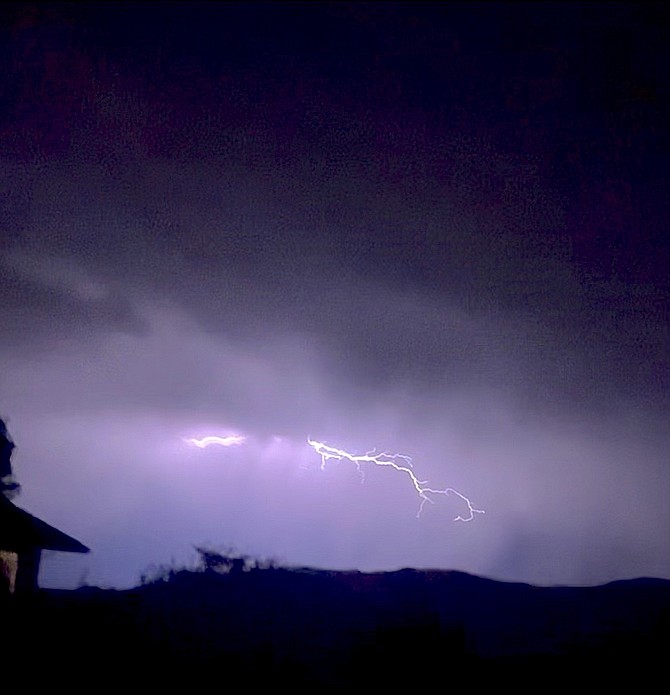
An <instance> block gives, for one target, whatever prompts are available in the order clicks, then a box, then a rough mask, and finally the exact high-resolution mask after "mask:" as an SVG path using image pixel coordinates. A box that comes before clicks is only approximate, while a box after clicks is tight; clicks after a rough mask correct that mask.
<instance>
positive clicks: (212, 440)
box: [184, 434, 246, 449]
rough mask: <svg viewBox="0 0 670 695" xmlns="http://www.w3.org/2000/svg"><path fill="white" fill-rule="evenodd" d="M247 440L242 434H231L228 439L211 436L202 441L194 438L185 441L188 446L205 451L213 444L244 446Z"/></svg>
mask: <svg viewBox="0 0 670 695" xmlns="http://www.w3.org/2000/svg"><path fill="white" fill-rule="evenodd" d="M245 440H246V437H243V436H242V435H241V434H230V435H228V436H227V437H215V436H213V435H211V436H209V437H203V438H202V439H195V438H193V437H191V438H190V439H184V441H185V442H187V443H188V444H194V445H195V446H197V447H198V448H199V449H205V448H206V447H208V446H211V445H212V444H216V445H218V446H239V445H240V444H243V443H244V441H245Z"/></svg>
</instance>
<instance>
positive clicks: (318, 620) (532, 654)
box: [3, 569, 670, 688]
mask: <svg viewBox="0 0 670 695" xmlns="http://www.w3.org/2000/svg"><path fill="white" fill-rule="evenodd" d="M3 613H4V614H5V617H6V618H7V619H6V620H4V621H3V622H4V624H5V626H6V627H7V630H6V632H5V634H6V635H11V636H12V640H11V645H10V648H9V651H8V655H9V656H10V657H11V658H13V659H16V660H19V659H20V660H21V661H25V660H26V659H27V660H28V661H29V662H31V663H33V664H35V665H38V664H39V668H38V669H36V670H35V674H34V677H35V678H37V679H38V680H39V678H45V679H47V681H48V679H49V678H50V676H48V674H53V673H54V672H58V671H60V670H63V669H69V668H71V665H72V664H80V665H81V667H82V668H85V669H86V670H88V669H91V668H94V669H97V670H98V671H99V672H100V673H106V674H108V676H109V679H110V681H112V680H117V679H119V680H121V681H124V680H126V679H128V678H131V677H132V679H133V680H134V681H137V682H139V681H142V682H144V683H145V684H146V686H147V687H153V686H158V685H160V686H161V687H162V686H171V685H174V684H176V683H177V682H182V681H183V682H184V683H185V684H190V685H196V684H197V683H201V684H206V683H211V682H217V681H218V682H220V684H221V685H222V686H223V685H227V684H230V683H232V682H233V681H235V680H236V679H238V678H244V682H245V683H248V684H252V683H253V684H254V685H265V686H273V685H277V686H279V685H283V684H287V685H289V686H291V687H294V688H300V687H305V688H307V687H311V686H318V687H330V686H332V687H336V686H345V685H352V684H359V685H363V684H368V685H370V686H372V685H376V686H384V685H401V684H405V685H407V686H410V685H416V684H417V683H422V684H423V685H438V684H440V683H445V684H446V682H447V680H448V679H449V678H454V677H457V678H458V679H462V678H464V677H466V676H467V677H468V678H470V679H471V680H472V684H473V685H474V684H477V683H479V684H481V685H492V684H493V683H494V682H498V679H501V678H504V679H507V678H511V679H514V680H515V682H517V684H522V683H524V682H527V683H528V684H529V685H530V684H532V682H533V679H534V678H535V677H536V676H537V674H540V673H541V674H544V677H551V678H552V680H555V679H566V680H570V679H571V678H573V677H579V678H584V677H586V676H588V677H589V678H594V679H597V680H598V682H599V683H601V684H603V683H606V682H609V683H614V682H616V680H617V679H618V678H619V677H621V675H622V674H624V673H627V672H629V673H631V674H632V673H635V674H636V678H637V679H638V683H641V682H644V681H645V680H646V679H647V678H651V677H652V675H653V674H660V673H662V671H661V667H662V666H663V665H664V662H665V659H666V657H667V647H668V629H669V627H670V582H668V581H663V580H652V579H640V580H632V581H625V582H615V583H612V584H608V585H605V586H599V587H587V588H569V587H555V588H540V587H533V586H529V585H525V584H507V583H502V582H496V581H492V580H488V579H483V578H480V577H475V576H470V575H467V574H462V573H459V572H441V571H415V570H401V571H398V572H388V573H378V574H362V573H358V572H327V571H317V570H309V569H255V570H251V571H248V572H238V573H231V574H219V573H217V572H214V571H208V572H188V571H183V572H177V573H174V574H173V575H172V576H171V578H170V579H169V580H168V581H158V582H155V583H152V584H147V585H144V586H140V587H137V588H135V589H131V590H127V591H114V590H102V589H95V588H82V589H79V590H77V591H54V590H50V591H41V592H39V594H37V595H36V596H35V597H33V598H32V599H27V598H24V599H23V600H20V601H16V600H14V601H9V602H8V603H7V604H6V606H5V607H4V609H3ZM614 667H615V668H614ZM98 677H99V676H98Z"/></svg>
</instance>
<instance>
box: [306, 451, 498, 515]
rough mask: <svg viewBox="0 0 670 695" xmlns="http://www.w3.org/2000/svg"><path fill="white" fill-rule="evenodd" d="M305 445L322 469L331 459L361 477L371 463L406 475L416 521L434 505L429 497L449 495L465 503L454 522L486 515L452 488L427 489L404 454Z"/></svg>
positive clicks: (409, 459) (410, 460) (425, 482)
mask: <svg viewBox="0 0 670 695" xmlns="http://www.w3.org/2000/svg"><path fill="white" fill-rule="evenodd" d="M307 443H308V444H309V445H310V446H311V447H312V449H314V451H316V453H317V454H319V456H321V468H322V469H325V467H326V464H327V463H328V461H330V460H331V459H336V460H338V461H342V460H343V459H346V460H347V461H351V462H352V463H353V464H355V465H356V468H357V470H358V472H359V473H360V474H361V476H362V475H363V470H362V468H361V466H362V464H365V463H371V464H373V465H375V466H390V467H391V468H393V469H394V470H396V471H399V472H400V473H404V474H405V475H407V476H408V478H409V479H410V480H411V481H412V485H413V486H414V489H415V490H416V492H417V494H418V495H419V498H420V500H421V504H420V505H419V511H418V512H417V513H416V518H417V519H418V518H419V517H420V516H421V512H423V508H424V507H425V505H426V502H430V503H431V504H435V500H433V499H431V498H430V497H429V495H444V496H446V497H448V496H449V495H455V496H456V497H459V498H460V499H461V500H463V502H465V504H466V505H467V508H468V514H467V516H461V515H460V514H459V515H458V516H457V517H455V518H454V521H472V520H473V519H474V518H475V514H485V513H486V512H485V511H484V510H483V509H476V508H475V507H473V506H472V503H471V502H470V500H469V499H468V498H467V497H466V496H465V495H462V494H461V493H460V492H458V490H454V488H452V487H447V488H444V489H443V490H436V489H435V488H432V487H427V483H428V481H427V480H419V479H418V478H417V477H416V475H414V471H413V470H412V459H411V458H410V457H409V456H405V455H404V454H388V453H385V452H382V453H379V454H375V450H374V449H373V450H372V451H368V452H367V453H366V454H350V453H349V452H348V451H345V450H344V449H336V448H335V447H332V446H328V445H327V444H324V443H323V442H318V441H316V440H315V439H310V438H308V439H307Z"/></svg>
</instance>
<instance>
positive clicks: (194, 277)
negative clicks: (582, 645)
mask: <svg viewBox="0 0 670 695" xmlns="http://www.w3.org/2000/svg"><path fill="white" fill-rule="evenodd" d="M8 7H9V9H3V10H2V12H3V16H2V25H1V29H0V30H1V32H2V37H1V40H0V46H1V48H0V61H1V64H2V66H3V67H2V69H1V70H0V235H1V236H0V240H1V241H0V243H1V246H0V253H1V256H0V296H1V298H2V303H1V304H0V317H1V319H2V326H3V330H2V333H1V334H0V365H1V366H2V369H1V370H0V416H3V417H5V418H7V419H8V428H9V431H10V433H11V435H12V437H13V438H14V441H15V443H16V445H17V449H16V452H15V456H14V459H13V463H14V470H15V473H16V476H17V478H18V479H19V481H20V482H21V483H22V485H23V492H22V494H21V496H20V497H19V498H17V503H18V504H19V505H20V506H22V507H24V508H26V509H28V510H29V511H31V512H32V513H33V514H36V515H38V516H40V517H41V518H44V519H45V520H46V521H48V522H50V523H52V524H54V525H56V526H58V527H59V528H62V529H63V530H64V531H66V532H67V533H70V534H72V535H74V536H75V537H76V538H78V539H79V540H81V541H82V542H83V543H85V544H87V545H88V546H90V547H91V548H92V551H93V552H92V553H91V554H90V555H88V556H82V557H72V556H69V557H68V556H64V555H59V556H57V557H56V556H55V555H54V556H49V557H47V558H46V560H45V563H44V571H43V577H42V583H43V584H46V585H68V586H69V585H76V584H77V582H79V581H81V580H83V579H85V580H86V581H88V582H90V583H95V584H99V585H104V586H129V585H132V584H134V583H136V582H137V581H138V579H139V576H140V573H141V572H142V571H144V570H146V569H147V567H148V566H149V565H151V564H152V563H154V564H160V563H170V562H172V561H174V562H175V563H177V564H179V563H181V562H185V561H189V560H192V559H193V558H194V551H193V545H197V544H207V543H208V544H211V545H212V546H214V547H221V546H234V547H235V548H237V549H238V550H239V551H241V552H245V553H248V554H251V555H257V556H260V557H272V558H276V559H277V560H278V561H280V562H282V563H286V564H291V565H311V566H317V567H324V568H341V569H350V568H358V569H361V570H378V569H395V568H399V567H405V566H413V567H432V568H445V569H458V570H464V571H468V572H473V573H478V574H483V575H487V576H490V577H494V578H499V579H506V580H516V581H527V582H533V583H540V584H555V583H569V584H593V583H601V582H606V581H609V580H614V579H623V578H628V577H635V576H645V575H646V576H658V577H665V578H670V536H669V534H668V532H667V531H668V528H670V504H669V497H668V490H670V461H669V455H668V452H669V451H670V433H669V430H670V428H668V426H667V425H668V415H669V413H670V398H669V388H668V387H669V386H670V363H669V357H668V355H669V352H670V350H669V347H670V344H669V339H668V298H669V294H670V293H669V280H668V236H669V235H668V190H669V188H668V184H670V181H669V180H668V169H667V161H668V154H669V148H668V122H670V119H669V110H668V94H669V92H668V77H667V76H668V74H669V72H668V62H669V61H668V50H667V45H668V43H667V40H668V38H669V37H668V36H667V22H666V23H664V22H663V21H662V17H661V15H660V13H661V12H662V10H661V9H660V5H658V4H656V5H646V6H643V7H641V8H638V7H637V5H634V4H632V3H631V4H629V5H627V4H621V3H617V4H612V5H607V4H592V5H576V4H566V5H561V4H554V5H551V4H544V5H540V6H539V7H538V6H535V5H528V4H524V5H522V4H516V3H514V4H498V5H495V4H483V5H478V4H475V3H472V4H468V5H460V4H453V5H449V6H437V5H426V6H420V7H419V8H418V9H417V8H415V7H413V6H410V5H407V6H404V5H398V4H390V5H385V4H372V5H367V4H358V3H356V4H348V3H341V4H330V5H321V6H311V5H305V4H300V5H282V4H277V5H264V4H251V5H239V6H238V5H232V4H231V5H198V4H197V3H189V4H188V5H186V4H184V5H174V4H172V5H162V4H160V3H154V4H151V5H149V4H147V5H139V4H137V5H134V4H123V5H121V4H120V5H115V4H113V3H108V4H106V5H104V6H101V5H93V6H89V7H88V8H86V7H84V8H81V7H79V6H78V5H57V4H43V3H39V4H35V5H31V4H27V3H15V4H12V5H9V6H8ZM231 434H237V435H243V436H244V437H245V438H246V439H245V440H244V442H243V443H241V444H239V445H236V446H229V447H216V446H212V447H209V448H206V449H200V448H197V447H195V446H193V445H191V444H189V443H188V442H186V441H185V439H188V438H190V437H195V438H198V437H203V436H206V435H219V436H226V435H231ZM308 437H312V438H314V439H318V440H320V441H323V442H326V443H327V444H329V445H331V446H335V447H338V448H342V449H346V450H348V451H350V452H352V453H356V454H362V453H365V452H366V451H369V450H371V449H372V448H373V447H375V448H376V449H377V451H388V452H396V453H402V454H406V455H408V456H411V457H412V461H413V466H414V468H413V470H414V472H415V474H416V476H417V478H418V479H420V480H422V481H428V484H429V485H430V486H431V487H433V488H446V487H452V488H455V489H457V490H458V491H459V492H461V493H462V494H464V495H466V496H467V497H468V498H470V500H471V501H472V504H473V505H474V506H475V507H478V508H481V509H484V510H485V511H486V514H485V515H477V516H476V517H475V519H474V520H473V521H472V522H471V523H460V522H454V521H453V518H454V517H455V516H457V515H458V514H462V513H464V512H465V511H466V508H464V505H463V503H462V501H460V500H458V498H457V497H454V496H452V497H449V498H444V497H437V498H435V502H436V503H435V504H434V505H430V504H429V505H426V507H425V509H424V511H423V514H422V516H421V518H419V519H417V518H416V513H417V511H418V508H419V504H420V501H421V500H420V498H419V497H418V496H417V493H416V490H415V489H414V487H413V486H412V482H411V480H410V478H409V477H408V476H407V475H405V474H404V473H402V472H401V471H394V470H393V469H391V468H389V467H374V466H373V465H372V464H367V465H365V466H363V469H362V471H363V473H364V477H363V479H361V476H360V475H359V473H358V471H357V470H356V467H355V466H354V465H353V464H352V463H351V462H348V461H330V462H328V464H327V465H326V467H325V469H324V470H322V469H321V459H320V457H319V456H318V455H317V454H316V453H315V452H314V451H313V450H312V449H311V448H310V447H309V445H308V444H307V438H308Z"/></svg>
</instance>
